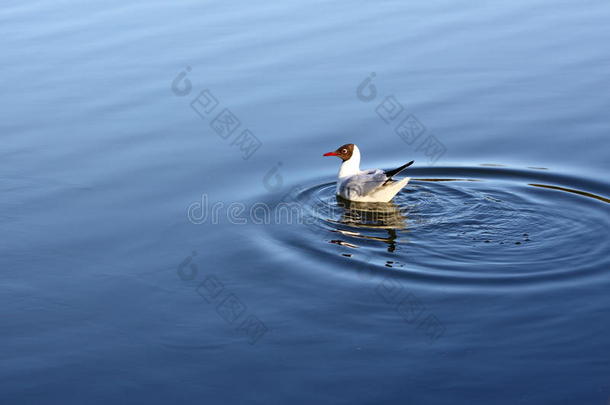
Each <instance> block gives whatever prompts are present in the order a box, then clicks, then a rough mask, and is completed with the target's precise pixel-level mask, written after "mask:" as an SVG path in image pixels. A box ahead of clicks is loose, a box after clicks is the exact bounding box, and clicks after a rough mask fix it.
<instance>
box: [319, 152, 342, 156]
mask: <svg viewBox="0 0 610 405" xmlns="http://www.w3.org/2000/svg"><path fill="white" fill-rule="evenodd" d="M322 156H339V155H338V154H336V153H335V152H328V153H325V154H323V155H322Z"/></svg>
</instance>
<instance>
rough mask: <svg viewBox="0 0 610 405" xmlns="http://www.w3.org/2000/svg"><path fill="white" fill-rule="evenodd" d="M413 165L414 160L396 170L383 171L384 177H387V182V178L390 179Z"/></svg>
mask: <svg viewBox="0 0 610 405" xmlns="http://www.w3.org/2000/svg"><path fill="white" fill-rule="evenodd" d="M413 163H415V160H412V161H410V162H409V163H405V164H404V165H402V166H400V167H397V168H396V169H393V170H386V171H385V175H386V176H388V180H389V178H391V177H392V176H395V175H397V174H398V173H400V172H402V171H403V170H405V169H406V168H407V167H409V166H411V165H412V164H413Z"/></svg>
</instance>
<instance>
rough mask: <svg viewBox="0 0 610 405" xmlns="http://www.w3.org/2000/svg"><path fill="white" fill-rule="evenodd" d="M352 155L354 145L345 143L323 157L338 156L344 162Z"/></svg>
mask: <svg viewBox="0 0 610 405" xmlns="http://www.w3.org/2000/svg"><path fill="white" fill-rule="evenodd" d="M352 153H354V144H353V143H346V144H345V145H341V146H339V147H338V148H337V150H336V151H334V152H328V153H325V154H324V155H323V156H339V157H340V158H341V160H343V161H344V162H345V161H346V160H349V158H351V157H352Z"/></svg>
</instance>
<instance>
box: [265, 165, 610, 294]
mask: <svg viewBox="0 0 610 405" xmlns="http://www.w3.org/2000/svg"><path fill="white" fill-rule="evenodd" d="M436 170H438V168H436ZM443 171H444V172H445V173H448V174H449V175H450V176H451V174H452V173H455V172H459V173H460V174H461V175H462V176H466V177H463V178H440V177H438V175H437V177H433V178H430V177H429V176H430V175H432V176H434V175H435V174H436V173H434V171H431V172H432V173H430V172H426V170H425V169H423V170H419V171H415V170H414V171H412V172H411V173H412V174H413V173H415V174H417V175H418V176H417V177H418V178H414V179H413V180H412V181H411V182H410V183H409V185H408V186H407V187H406V188H405V189H403V190H402V191H401V192H400V193H399V194H398V195H397V196H396V197H395V198H394V200H393V202H390V203H381V204H380V203H378V204H370V203H350V202H347V201H343V200H340V199H338V198H337V197H336V196H335V194H334V191H335V187H334V182H328V183H323V184H317V185H313V186H310V187H306V188H301V189H299V190H297V191H295V192H293V193H291V195H290V199H291V201H293V202H296V203H298V205H299V206H300V207H301V210H300V213H301V215H302V218H301V221H300V222H299V224H297V225H291V226H287V225H282V224H278V227H279V229H278V227H274V231H273V235H274V236H275V237H276V238H277V239H278V241H279V243H286V244H289V245H293V246H294V247H297V246H300V247H306V248H307V250H308V251H311V250H313V251H315V252H318V253H320V254H322V255H323V254H335V255H343V256H346V257H349V258H350V259H352V260H357V261H365V262H368V263H371V264H373V265H377V266H380V267H381V268H384V269H387V270H388V271H392V272H393V273H392V274H402V275H408V276H411V277H414V276H417V277H426V278H427V277H433V278H438V277H447V278H451V279H454V280H468V281H469V282H470V281H472V280H480V281H485V280H512V281H520V280H532V279H536V278H545V277H547V278H548V277H565V276H567V275H575V274H585V273H587V272H592V271H596V270H597V271H599V270H600V269H607V268H610V266H609V265H610V261H609V255H608V252H610V245H609V238H608V236H609V233H608V229H609V225H610V223H609V218H610V216H609V215H608V211H609V208H610V205H609V204H608V203H609V202H610V201H609V200H608V199H607V198H606V197H605V195H608V194H609V193H607V189H608V187H607V186H605V185H601V184H598V183H591V182H585V181H577V180H575V179H573V178H569V177H565V176H563V177H562V176H556V175H552V174H549V173H544V174H539V173H536V172H532V171H516V170H511V169H495V168H494V169H491V168H484V169H482V168H472V169H464V168H459V169H457V168H443ZM579 186H580V187H579ZM587 187H588V188H589V189H595V190H594V191H595V193H594V192H591V191H584V190H583V188H585V190H586V188H587ZM600 190H601V191H602V192H603V193H601V194H598V193H600Z"/></svg>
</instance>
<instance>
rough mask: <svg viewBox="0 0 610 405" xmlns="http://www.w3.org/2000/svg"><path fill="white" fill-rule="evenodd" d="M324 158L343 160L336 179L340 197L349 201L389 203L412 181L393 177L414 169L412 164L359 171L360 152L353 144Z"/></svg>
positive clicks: (340, 147) (407, 178)
mask: <svg viewBox="0 0 610 405" xmlns="http://www.w3.org/2000/svg"><path fill="white" fill-rule="evenodd" d="M323 156H338V157H339V158H341V160H343V163H341V168H340V169H339V178H338V179H337V195H338V196H340V197H343V198H345V199H346V200H350V201H360V202H388V201H390V200H391V199H392V198H393V197H394V196H395V195H396V194H397V193H398V192H399V191H400V189H402V188H403V187H404V186H406V185H407V183H408V182H409V180H411V178H410V177H405V178H404V179H401V180H393V179H392V176H395V175H397V174H398V173H400V172H401V171H403V170H404V169H406V168H407V167H409V166H411V165H412V164H413V162H414V161H413V160H412V161H410V162H409V163H405V164H404V165H402V166H400V167H397V168H396V169H393V170H381V169H369V170H360V150H359V149H358V147H357V146H356V145H354V144H353V143H347V144H345V145H342V146H339V148H337V150H335V151H334V152H328V153H325V154H324V155H323Z"/></svg>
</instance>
